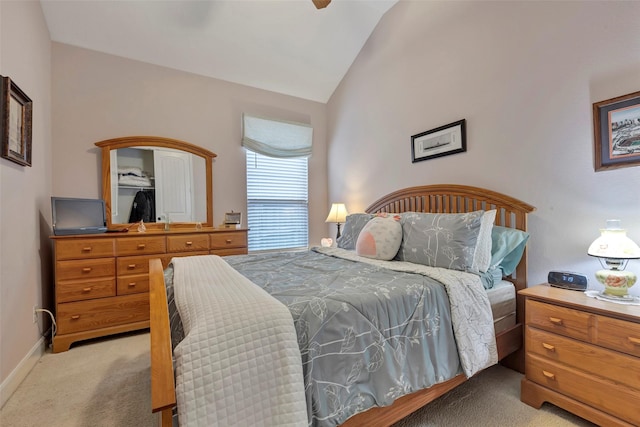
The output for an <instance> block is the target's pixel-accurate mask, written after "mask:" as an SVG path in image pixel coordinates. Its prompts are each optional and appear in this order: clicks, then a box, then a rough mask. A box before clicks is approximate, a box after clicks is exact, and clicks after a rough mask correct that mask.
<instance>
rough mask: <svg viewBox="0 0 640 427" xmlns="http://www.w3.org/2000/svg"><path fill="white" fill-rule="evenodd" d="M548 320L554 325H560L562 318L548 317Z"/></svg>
mask: <svg viewBox="0 0 640 427" xmlns="http://www.w3.org/2000/svg"><path fill="white" fill-rule="evenodd" d="M549 322H551V323H553V324H554V325H562V319H558V318H557V317H549Z"/></svg>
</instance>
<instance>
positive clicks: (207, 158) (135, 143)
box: [95, 136, 217, 229]
mask: <svg viewBox="0 0 640 427" xmlns="http://www.w3.org/2000/svg"><path fill="white" fill-rule="evenodd" d="M95 145H96V146H98V147H100V148H101V149H102V198H103V199H104V203H105V210H106V213H107V228H109V229H111V228H117V226H118V225H128V224H130V223H123V224H112V223H111V150H117V149H119V148H131V147H162V148H172V149H174V150H181V151H186V152H188V153H191V154H194V155H196V156H199V157H202V158H203V159H204V163H205V171H206V180H207V183H206V184H207V185H206V192H207V221H206V222H203V223H202V226H203V227H213V171H212V165H213V159H214V158H215V157H217V155H216V154H215V153H213V152H211V151H209V150H206V149H204V148H202V147H198V146H197V145H193V144H190V143H188V142H185V141H180V140H178V139H171V138H163V137H160V136H125V137H121V138H113V139H106V140H104V141H100V142H96V143H95ZM193 224H194V223H172V224H171V227H176V228H181V227H182V228H186V227H192V226H193ZM145 225H146V227H147V228H150V229H164V223H155V222H154V223H149V224H145Z"/></svg>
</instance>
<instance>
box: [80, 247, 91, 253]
mask: <svg viewBox="0 0 640 427" xmlns="http://www.w3.org/2000/svg"><path fill="white" fill-rule="evenodd" d="M82 252H91V246H87V247H85V248H82Z"/></svg>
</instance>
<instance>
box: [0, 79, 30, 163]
mask: <svg viewBox="0 0 640 427" xmlns="http://www.w3.org/2000/svg"><path fill="white" fill-rule="evenodd" d="M0 77H1V78H2V85H1V86H0V144H1V145H2V157H4V158H5V159H8V160H11V161H12V162H16V163H18V164H20V165H22V166H31V116H32V114H33V102H32V101H31V99H30V98H29V97H28V96H27V95H26V94H25V93H24V92H23V91H22V90H20V88H19V87H18V85H16V84H15V83H14V82H12V81H11V79H10V78H9V77H4V76H0Z"/></svg>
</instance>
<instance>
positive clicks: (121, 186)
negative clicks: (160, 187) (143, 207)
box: [118, 185, 156, 190]
mask: <svg viewBox="0 0 640 427" xmlns="http://www.w3.org/2000/svg"><path fill="white" fill-rule="evenodd" d="M118 188H121V189H124V190H155V189H156V187H141V186H134V185H118Z"/></svg>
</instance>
